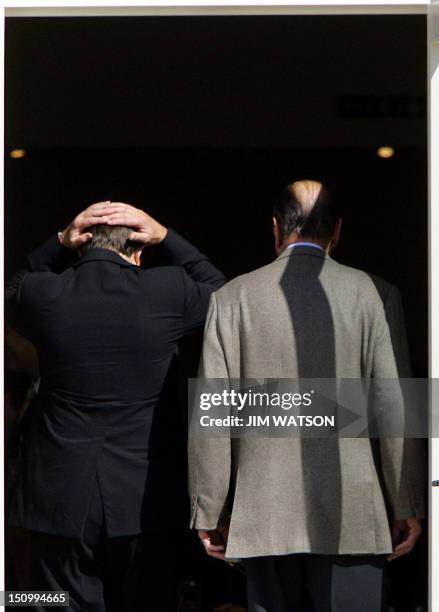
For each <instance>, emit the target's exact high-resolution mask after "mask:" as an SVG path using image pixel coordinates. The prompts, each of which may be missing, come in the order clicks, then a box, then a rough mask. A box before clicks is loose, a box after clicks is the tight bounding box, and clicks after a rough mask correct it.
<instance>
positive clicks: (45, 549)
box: [31, 483, 177, 612]
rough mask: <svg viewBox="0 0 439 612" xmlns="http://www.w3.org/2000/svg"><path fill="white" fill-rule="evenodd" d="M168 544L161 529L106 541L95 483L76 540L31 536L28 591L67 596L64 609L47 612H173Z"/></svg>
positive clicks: (174, 582)
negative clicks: (62, 592)
mask: <svg viewBox="0 0 439 612" xmlns="http://www.w3.org/2000/svg"><path fill="white" fill-rule="evenodd" d="M169 540H170V536H169V534H168V533H166V534H165V533H164V532H163V530H161V531H151V532H144V533H142V534H138V535H132V536H122V537H111V538H109V537H107V536H106V531H105V519H104V511H103V504H102V499H101V496H100V491H99V486H98V484H97V483H96V486H95V488H94V492H93V496H92V501H91V505H90V510H89V514H88V518H87V522H86V526H85V530H84V535H83V537H82V538H81V539H74V538H69V537H63V536H57V535H48V534H44V533H41V532H36V531H33V532H31V558H32V586H31V588H32V589H33V590H63V591H69V595H70V603H69V607H53V606H51V607H48V608H47V611H48V612H53V611H54V610H60V611H63V612H134V611H135V612H157V610H160V611H163V612H174V611H175V610H176V608H177V603H176V601H177V580H176V571H175V570H176V568H175V562H174V561H175V557H174V555H173V553H172V550H174V549H175V542H173V545H172V546H171V543H170V542H169ZM34 609H35V610H38V611H39V612H42V611H43V610H46V608H45V607H35V608H34Z"/></svg>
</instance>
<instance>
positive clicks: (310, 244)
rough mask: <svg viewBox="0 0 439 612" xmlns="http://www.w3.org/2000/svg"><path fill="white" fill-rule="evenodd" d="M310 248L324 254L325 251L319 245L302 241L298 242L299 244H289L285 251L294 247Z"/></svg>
mask: <svg viewBox="0 0 439 612" xmlns="http://www.w3.org/2000/svg"><path fill="white" fill-rule="evenodd" d="M304 246H306V247H312V248H314V249H319V250H320V251H323V252H325V249H324V248H323V247H321V246H320V245H319V244H316V243H315V242H304V241H300V242H293V244H289V245H288V246H287V249H294V248H295V247H304Z"/></svg>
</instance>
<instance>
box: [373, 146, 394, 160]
mask: <svg viewBox="0 0 439 612" xmlns="http://www.w3.org/2000/svg"><path fill="white" fill-rule="evenodd" d="M377 155H378V157H382V158H383V159H389V157H393V156H394V155H395V149H394V148H393V147H379V148H378V149H377Z"/></svg>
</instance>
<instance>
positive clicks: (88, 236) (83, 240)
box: [76, 233, 93, 244]
mask: <svg viewBox="0 0 439 612" xmlns="http://www.w3.org/2000/svg"><path fill="white" fill-rule="evenodd" d="M92 238H93V234H90V233H87V234H81V235H80V236H78V238H77V239H76V242H77V243H78V244H86V243H87V242H90V240H91V239H92Z"/></svg>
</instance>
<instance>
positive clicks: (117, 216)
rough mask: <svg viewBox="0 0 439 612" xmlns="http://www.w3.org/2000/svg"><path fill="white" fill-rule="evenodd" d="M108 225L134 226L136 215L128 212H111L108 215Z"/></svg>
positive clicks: (135, 224)
mask: <svg viewBox="0 0 439 612" xmlns="http://www.w3.org/2000/svg"><path fill="white" fill-rule="evenodd" d="M109 225H126V226H131V227H135V226H137V223H136V217H135V216H134V215H133V214H130V213H124V212H122V213H120V212H116V213H114V214H113V213H112V214H111V215H110V217H109Z"/></svg>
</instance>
